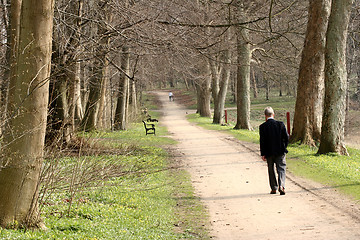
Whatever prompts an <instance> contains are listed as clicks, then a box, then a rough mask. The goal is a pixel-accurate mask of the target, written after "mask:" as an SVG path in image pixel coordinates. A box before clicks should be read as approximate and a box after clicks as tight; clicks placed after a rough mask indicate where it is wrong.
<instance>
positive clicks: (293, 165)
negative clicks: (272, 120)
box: [188, 114, 360, 200]
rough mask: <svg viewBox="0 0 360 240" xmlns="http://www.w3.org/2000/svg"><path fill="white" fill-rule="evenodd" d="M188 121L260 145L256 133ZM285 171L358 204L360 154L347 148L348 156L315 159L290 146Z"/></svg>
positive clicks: (306, 151) (200, 120)
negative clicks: (318, 184)
mask: <svg viewBox="0 0 360 240" xmlns="http://www.w3.org/2000/svg"><path fill="white" fill-rule="evenodd" d="M188 119H189V121H191V122H194V123H197V124H198V125H199V126H202V127H204V128H206V129H211V130H217V131H223V132H225V133H228V134H232V135H233V136H234V137H236V138H237V139H239V140H241V141H247V142H253V143H259V134H258V131H257V130H256V131H248V130H234V129H233V127H232V126H230V125H227V126H220V125H216V124H212V119H211V118H202V117H199V115H198V114H192V115H189V116H188ZM288 150H289V154H288V156H287V165H288V169H289V170H290V171H291V172H293V173H294V174H295V175H299V176H302V177H306V178H309V179H312V180H314V181H317V182H320V183H322V184H325V185H327V186H330V187H334V188H337V189H339V190H340V191H341V192H343V193H345V194H347V195H348V196H350V197H352V198H354V199H356V200H360V150H359V149H351V148H349V149H348V151H349V154H350V156H340V155H337V154H327V155H317V154H316V152H317V149H316V148H311V147H309V146H304V145H297V144H292V145H290V146H289V147H288Z"/></svg>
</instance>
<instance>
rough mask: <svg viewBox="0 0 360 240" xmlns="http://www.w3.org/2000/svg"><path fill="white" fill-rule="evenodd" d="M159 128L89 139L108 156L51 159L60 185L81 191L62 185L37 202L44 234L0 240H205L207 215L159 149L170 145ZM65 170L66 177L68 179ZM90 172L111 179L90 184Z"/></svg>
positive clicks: (2, 233)
mask: <svg viewBox="0 0 360 240" xmlns="http://www.w3.org/2000/svg"><path fill="white" fill-rule="evenodd" d="M157 129H159V131H158V132H157V136H152V135H151V136H145V134H144V129H143V125H142V124H134V125H133V126H132V127H131V129H130V130H128V131H122V132H108V133H95V134H92V135H87V136H86V137H87V138H89V139H96V141H97V147H99V146H100V148H103V149H105V150H106V151H102V152H99V153H98V154H94V155H83V156H81V157H74V156H72V157H71V156H68V157H64V158H60V159H58V160H57V164H58V167H57V169H63V170H64V171H65V173H58V174H59V175H61V174H62V176H61V177H60V178H61V179H65V178H66V177H69V176H68V174H70V178H71V179H73V180H74V179H75V180H77V181H78V183H79V185H72V187H70V186H69V185H67V183H66V182H62V183H61V184H59V185H61V186H62V187H59V186H58V187H57V188H56V190H54V191H53V192H52V194H51V195H47V196H46V198H44V199H43V200H42V201H41V205H40V207H41V208H42V218H43V219H44V222H45V225H46V226H47V228H48V230H47V231H37V230H36V231H33V230H26V229H20V230H11V229H0V239H89V240H90V239H92V240H95V239H126V240H128V239H197V238H200V239H203V238H207V229H206V224H205V223H206V222H207V219H206V215H204V214H203V213H204V212H205V210H204V208H203V206H202V204H201V203H200V201H199V199H197V198H196V197H195V196H194V194H193V189H192V187H191V181H190V178H189V176H188V174H187V173H186V172H185V171H183V170H179V169H178V168H176V166H177V163H174V162H173V161H171V159H173V158H170V156H169V153H168V152H167V151H165V150H164V149H163V146H166V145H169V144H173V143H174V142H173V141H172V140H170V139H168V138H165V137H163V136H161V135H162V134H165V133H166V129H164V128H161V127H157ZM119 151H121V152H122V153H123V154H121V155H120V154H118V153H117V152H119ZM48 161H52V160H48ZM71 166H74V168H72V167H71ZM65 169H72V170H70V171H69V172H67V173H68V174H67V173H66V170H65ZM74 169H77V172H76V173H75V174H74V172H72V171H74ZM95 170H98V171H97V172H96V175H101V174H105V172H106V173H107V174H109V176H110V177H103V178H96V177H98V176H92V177H89V176H90V175H89V174H91V172H93V171H95ZM71 174H73V176H72V177H71ZM111 174H112V175H111ZM60 178H59V179H60ZM93 179H97V180H93ZM91 180H93V182H91ZM80 183H82V185H80ZM70 188H73V190H74V188H76V191H72V192H71V191H70V190H69V189H70ZM70 204H71V205H70Z"/></svg>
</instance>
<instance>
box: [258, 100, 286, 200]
mask: <svg viewBox="0 0 360 240" xmlns="http://www.w3.org/2000/svg"><path fill="white" fill-rule="evenodd" d="M264 113H265V118H266V122H264V123H263V124H261V125H260V127H259V130H260V152H261V157H262V159H263V160H264V161H266V162H267V165H268V173H269V183H270V188H271V192H270V193H271V194H276V191H277V190H279V192H280V195H285V174H286V173H285V172H286V157H285V155H286V153H287V152H288V151H287V149H286V148H287V145H288V142H289V135H288V133H287V132H286V128H285V125H284V123H283V122H280V121H276V120H275V119H274V115H275V114H274V110H273V109H272V108H271V107H266V108H265V111H264ZM275 166H276V172H277V175H278V180H276V174H275V168H274V167H275Z"/></svg>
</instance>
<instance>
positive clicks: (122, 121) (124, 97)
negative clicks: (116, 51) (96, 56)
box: [114, 46, 130, 130]
mask: <svg viewBox="0 0 360 240" xmlns="http://www.w3.org/2000/svg"><path fill="white" fill-rule="evenodd" d="M129 51H130V50H129V47H127V46H124V47H123V49H122V55H121V69H122V71H123V72H121V73H120V81H119V95H118V99H117V105H116V112H115V123H114V128H115V129H116V130H126V124H127V123H126V119H127V116H126V112H127V104H128V92H129V78H128V77H127V76H126V74H128V73H129V68H130V52H129ZM125 73H126V74H125Z"/></svg>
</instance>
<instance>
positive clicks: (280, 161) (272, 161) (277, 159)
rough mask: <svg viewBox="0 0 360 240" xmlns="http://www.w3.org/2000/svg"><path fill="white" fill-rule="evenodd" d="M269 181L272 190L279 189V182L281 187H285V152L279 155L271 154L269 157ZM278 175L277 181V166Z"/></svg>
mask: <svg viewBox="0 0 360 240" xmlns="http://www.w3.org/2000/svg"><path fill="white" fill-rule="evenodd" d="M266 160H267V164H268V172H269V183H270V187H271V190H275V191H276V190H277V189H278V184H279V186H281V187H285V177H286V175H285V173H286V157H285V154H283V155H278V156H270V157H268V158H267V159H266ZM274 166H276V172H277V175H278V181H276V175H275V167H274Z"/></svg>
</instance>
